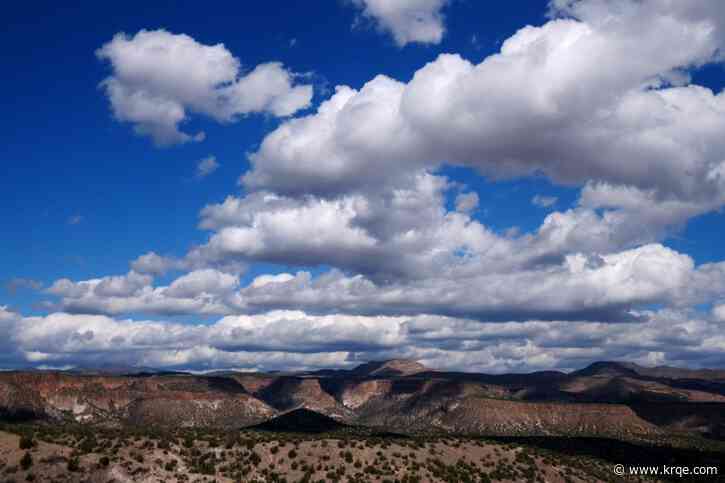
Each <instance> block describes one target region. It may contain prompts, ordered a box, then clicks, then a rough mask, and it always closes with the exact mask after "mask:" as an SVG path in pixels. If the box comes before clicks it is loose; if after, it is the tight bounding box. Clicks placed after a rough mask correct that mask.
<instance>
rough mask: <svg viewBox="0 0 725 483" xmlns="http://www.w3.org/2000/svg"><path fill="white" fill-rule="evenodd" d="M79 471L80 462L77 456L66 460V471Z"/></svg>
mask: <svg viewBox="0 0 725 483" xmlns="http://www.w3.org/2000/svg"><path fill="white" fill-rule="evenodd" d="M80 469H81V462H80V460H79V459H78V457H77V456H74V457H73V458H71V459H69V460H68V471H74V472H75V471H78V470H80Z"/></svg>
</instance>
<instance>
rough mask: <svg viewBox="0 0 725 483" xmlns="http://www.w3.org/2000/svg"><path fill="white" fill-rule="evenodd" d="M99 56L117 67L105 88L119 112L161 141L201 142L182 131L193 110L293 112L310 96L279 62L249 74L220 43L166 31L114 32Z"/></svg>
mask: <svg viewBox="0 0 725 483" xmlns="http://www.w3.org/2000/svg"><path fill="white" fill-rule="evenodd" d="M96 55H97V56H98V58H99V59H102V60H106V61H108V62H109V63H110V64H111V68H112V70H113V73H112V75H111V76H110V77H108V78H107V79H106V80H104V81H103V82H102V84H101V86H102V87H103V89H104V90H105V92H106V94H107V95H108V98H109V100H110V102H111V108H112V110H113V114H114V116H115V117H116V118H117V119H118V120H119V121H124V122H129V123H131V124H133V126H134V130H135V131H136V132H137V133H139V134H141V135H145V136H150V137H151V138H152V139H153V141H154V142H155V143H156V144H157V145H160V146H165V145H171V144H179V143H185V142H189V141H200V140H203V139H204V134H203V133H202V132H199V133H196V134H189V133H186V132H183V131H182V130H180V127H179V126H180V124H181V123H183V122H184V121H187V120H188V119H189V115H190V114H191V113H194V114H201V115H205V116H208V117H210V118H212V119H215V120H216V121H218V122H233V121H235V120H237V119H238V118H239V117H240V116H245V115H247V114H251V113H266V114H271V115H274V116H289V115H291V114H294V113H295V112H296V111H298V110H300V109H304V108H306V107H308V106H309V105H310V101H311V99H312V94H313V91H312V86H310V85H295V81H296V77H297V76H296V74H294V73H292V72H290V71H288V70H287V69H285V68H284V67H283V66H282V64H280V63H279V62H269V63H265V64H259V65H258V66H256V67H255V68H254V69H252V70H251V71H249V72H245V71H243V70H242V66H241V63H240V61H239V59H237V58H236V57H234V56H233V55H232V53H231V52H229V51H228V50H227V49H226V48H225V47H224V45H223V44H216V45H204V44H201V43H199V42H197V41H196V40H194V39H193V38H191V37H189V36H188V35H184V34H172V33H170V32H167V31H165V30H151V31H149V30H141V31H139V32H138V33H136V34H135V35H134V36H129V35H126V34H123V33H119V34H116V35H115V36H114V37H113V39H112V40H111V41H110V42H108V43H106V44H105V45H103V46H102V47H101V48H100V49H98V50H97V51H96Z"/></svg>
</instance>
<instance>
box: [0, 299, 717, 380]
mask: <svg viewBox="0 0 725 483" xmlns="http://www.w3.org/2000/svg"><path fill="white" fill-rule="evenodd" d="M3 310H4V309H0V323H5V324H10V325H6V334H7V335H8V336H9V337H8V341H9V342H11V343H12V344H13V346H14V347H15V348H16V349H17V350H14V351H13V352H10V353H4V354H3V355H2V356H0V358H2V360H3V361H4V362H5V363H6V364H9V365H13V364H15V365H24V364H28V363H31V364H33V365H36V366H39V365H53V366H60V365H63V366H74V365H108V364H124V365H144V366H154V367H160V368H164V367H171V368H173V367H182V368H187V369H197V370H198V369H215V368H229V367H237V368H247V369H266V370H271V369H289V368H295V369H300V368H305V367H341V366H342V367H350V366H351V365H354V364H355V363H356V362H355V361H358V360H370V359H379V358H386V357H412V358H417V359H421V360H422V361H424V362H425V363H427V364H429V365H430V366H431V367H436V368H441V369H465V370H469V371H471V370H479V371H489V372H503V371H525V370H536V369H552V368H562V369H571V368H579V367H581V366H583V365H584V364H587V363H589V362H591V361H592V360H597V359H623V360H637V361H641V360H652V359H653V358H654V359H655V360H657V361H658V362H660V363H668V364H679V365H693V361H696V362H697V363H698V365H708V364H709V365H711V366H714V365H718V364H722V362H723V360H724V358H723V349H725V338H723V336H722V331H721V323H719V322H716V321H712V320H709V319H707V318H698V317H693V316H692V314H689V313H687V312H677V311H666V310H665V311H658V312H647V313H643V314H642V317H641V319H642V320H643V321H641V322H634V323H629V324H610V323H597V322H595V323H583V322H560V321H550V322H542V321H536V320H533V321H528V322H524V323H520V322H499V323H481V322H478V321H473V320H468V319H461V318H451V317H440V316H431V315H421V316H417V317H361V316H318V315H311V314H307V313H304V312H300V311H275V312H270V313H267V314H259V315H245V316H230V317H224V318H222V319H220V320H218V321H216V322H215V323H213V324H210V325H196V324H179V323H174V322H154V321H144V320H136V321H133V320H121V319H113V318H110V317H106V316H89V315H70V314H64V313H54V314H50V315H47V316H44V317H20V316H18V315H17V314H11V316H10V317H9V318H8V320H11V322H3V321H4V320H5V319H4V318H3V314H4V313H6V312H3Z"/></svg>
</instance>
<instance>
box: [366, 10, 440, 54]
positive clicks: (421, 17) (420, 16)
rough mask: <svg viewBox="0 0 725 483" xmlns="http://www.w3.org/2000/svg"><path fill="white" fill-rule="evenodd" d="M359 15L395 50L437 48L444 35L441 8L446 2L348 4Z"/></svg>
mask: <svg viewBox="0 0 725 483" xmlns="http://www.w3.org/2000/svg"><path fill="white" fill-rule="evenodd" d="M352 3H353V4H354V5H355V6H357V7H358V8H360V9H361V10H362V15H363V16H364V17H368V18H370V19H372V20H374V21H375V22H376V23H377V26H378V28H379V29H380V30H382V31H384V32H388V33H390V34H391V35H392V36H393V39H394V40H395V43H396V44H397V45H398V46H399V47H403V46H405V45H406V44H409V43H413V42H417V43H422V44H439V43H440V42H441V40H443V35H444V34H445V31H446V29H445V25H444V23H443V22H444V18H443V13H442V10H443V7H445V6H446V5H447V4H448V0H352Z"/></svg>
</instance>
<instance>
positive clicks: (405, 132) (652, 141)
mask: <svg viewBox="0 0 725 483" xmlns="http://www.w3.org/2000/svg"><path fill="white" fill-rule="evenodd" d="M1 22H2V23H3V25H2V29H0V55H1V56H2V58H3V61H4V65H5V69H4V72H5V75H4V76H2V78H0V98H1V105H2V106H3V109H2V113H3V115H2V116H0V132H2V133H3V135H2V139H3V142H2V143H0V165H1V166H2V176H0V215H1V216H2V219H3V220H4V221H5V223H4V226H5V228H4V229H3V231H2V238H1V241H0V248H1V250H0V368H2V369H12V368H29V367H34V368H73V367H111V366H115V367H118V366H144V367H156V368H168V369H186V370H194V371H207V370H215V369H236V370H251V371H257V370H279V369H314V368H321V367H350V366H352V365H355V364H357V363H359V362H361V361H367V360H380V359H388V358H394V357H405V358H412V359H417V360H420V361H422V362H424V363H426V364H428V365H429V366H431V367H434V368H440V369H455V370H465V371H483V372H490V373H502V372H524V371H527V372H528V371H536V370H549V369H558V370H572V369H577V368H580V367H582V366H584V365H586V364H588V363H590V362H592V361H596V360H609V359H616V360H626V361H632V362H637V363H641V364H645V365H663V364H664V365H676V366H686V367H718V368H723V367H725V331H724V330H723V326H724V325H725V245H723V243H722V239H723V238H725V237H724V235H725V224H724V223H723V222H724V221H725V219H724V218H723V213H722V209H723V206H724V205H725V135H724V133H725V95H724V94H722V89H723V87H724V86H725V70H724V69H723V60H725V54H724V52H725V4H722V3H721V2H717V1H714V0H712V1H708V0H691V1H689V2H675V1H672V0H642V1H635V0H551V1H533V0H526V1H524V0H517V1H511V2H498V3H496V4H495V5H494V4H492V3H491V2H476V1H473V0H320V1H316V2H291V1H283V0H275V1H267V2H242V3H238V4H233V5H232V4H229V3H228V2H215V1H209V2H204V4H203V5H201V4H199V3H198V2H182V1H175V2H152V5H149V4H148V2H143V3H141V2H134V1H129V2H122V4H114V5H112V6H111V5H100V4H98V2H85V1H82V2H74V5H73V6H70V7H68V6H59V5H57V2H33V3H32V4H30V3H27V2H26V3H24V4H17V5H12V6H9V7H8V8H6V9H5V11H4V14H3V19H2V20H1Z"/></svg>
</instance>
